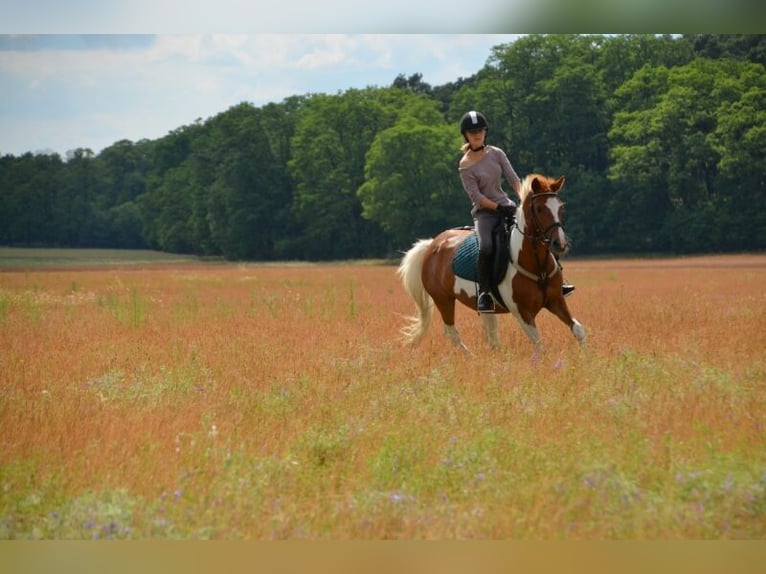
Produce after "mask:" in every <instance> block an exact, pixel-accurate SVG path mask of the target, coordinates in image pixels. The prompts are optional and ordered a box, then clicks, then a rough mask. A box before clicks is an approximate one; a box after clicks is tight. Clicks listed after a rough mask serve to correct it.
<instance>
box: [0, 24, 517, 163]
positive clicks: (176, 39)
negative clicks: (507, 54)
mask: <svg viewBox="0 0 766 574" xmlns="http://www.w3.org/2000/svg"><path fill="white" fill-rule="evenodd" d="M58 38H60V37H58ZM6 39H7V37H6ZM512 39H513V36H507V35H505V36H503V35H500V36H489V35H474V36H457V35H404V34H398V35H339V34H332V35H297V34H281V35H280V34H276V35H273V34H268V35H267V34H257V35H162V36H158V37H156V38H155V39H154V41H147V40H149V39H144V40H143V41H141V39H140V38H135V37H120V36H114V37H106V39H105V40H104V41H95V40H94V41H91V43H92V44H94V45H95V47H90V46H89V45H85V46H83V47H80V48H78V49H72V48H71V46H70V47H68V48H67V49H62V48H61V47H56V45H57V42H56V40H57V37H55V36H54V37H50V36H49V37H43V39H42V40H40V42H41V46H40V47H39V49H24V50H21V49H17V50H11V49H8V48H7V46H6V47H5V49H4V51H0V86H1V88H0V154H4V153H13V154H20V153H23V152H25V151H29V150H40V149H54V150H56V151H58V152H59V153H61V154H62V155H63V154H64V153H65V152H66V151H67V150H69V149H74V148H76V147H90V148H91V149H93V150H94V151H95V152H98V151H100V150H101V149H103V148H104V147H106V146H108V145H111V144H112V143H114V142H115V141H118V140H120V139H131V140H134V141H135V140H138V139H143V138H149V139H155V138H157V137H161V136H162V135H165V134H166V133H168V132H169V131H172V130H174V129H176V128H178V127H180V126H182V125H186V124H189V123H192V122H193V121H194V120H196V119H197V118H203V119H205V118H208V117H210V116H213V115H215V114H218V113H220V112H222V111H225V110H226V109H228V108H229V107H231V106H232V105H235V104H238V103H240V102H242V101H250V102H252V103H253V104H255V105H258V106H260V105H265V104H266V103H268V102H279V101H282V100H283V99H284V98H286V97H288V96H291V95H301V94H305V93H320V92H324V93H337V92H339V91H344V90H346V89H349V88H362V87H365V86H370V85H389V84H390V83H391V82H392V81H393V79H394V78H395V77H396V75H398V74H400V73H401V74H405V75H411V74H414V73H422V74H423V79H424V81H426V82H428V83H430V84H432V85H440V84H443V83H445V82H449V81H454V80H456V79H457V78H458V77H461V76H462V77H466V76H469V75H472V74H474V73H476V72H477V71H478V70H479V69H481V67H482V66H483V65H484V64H485V63H486V60H487V58H488V57H489V55H490V48H491V46H493V45H497V44H501V43H505V42H508V41H511V40H512ZM63 40H67V41H66V42H64V41H63ZM60 43H62V44H72V43H73V42H72V38H71V37H63V38H62V42H60ZM122 43H124V44H126V46H125V47H122V46H121V44H122ZM86 44H87V43H86Z"/></svg>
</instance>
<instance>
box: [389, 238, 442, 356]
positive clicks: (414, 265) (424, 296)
mask: <svg viewBox="0 0 766 574" xmlns="http://www.w3.org/2000/svg"><path fill="white" fill-rule="evenodd" d="M431 241H433V240H432V239H421V240H419V241H416V242H415V244H414V245H413V246H412V248H410V250H409V251H408V252H407V253H405V254H404V258H403V259H402V262H401V264H400V265H399V269H398V270H397V272H398V273H399V276H400V277H401V279H402V284H403V285H404V289H405V290H406V291H407V293H409V295H410V297H412V299H413V301H415V304H416V305H417V307H418V313H417V315H413V316H411V317H407V321H408V324H407V325H406V326H405V327H403V328H402V334H403V335H404V340H405V342H406V343H407V344H408V345H412V346H414V345H417V344H418V343H420V341H421V340H422V339H423V337H425V335H426V332H427V331H428V327H429V326H430V325H431V316H432V315H433V308H434V301H433V299H431V296H430V295H429V294H428V293H427V292H426V290H425V288H424V287H423V280H422V278H421V272H422V270H423V259H424V258H425V255H426V250H427V249H428V247H429V246H430V245H431Z"/></svg>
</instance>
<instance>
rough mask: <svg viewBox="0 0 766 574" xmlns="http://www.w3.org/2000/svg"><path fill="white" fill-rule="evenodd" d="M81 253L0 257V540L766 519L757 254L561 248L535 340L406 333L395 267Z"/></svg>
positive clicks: (761, 285)
mask: <svg viewBox="0 0 766 574" xmlns="http://www.w3.org/2000/svg"><path fill="white" fill-rule="evenodd" d="M78 257H79V256H78V255H76V254H71V253H69V258H68V259H67V257H65V256H63V255H57V254H56V253H46V254H43V255H40V254H38V257H37V258H36V260H35V261H27V262H26V264H25V261H24V259H23V256H22V255H20V254H19V253H18V252H14V253H10V252H8V251H6V252H0V261H2V262H3V263H4V264H3V266H2V269H1V270H0V426H1V428H2V434H3V447H2V450H1V451H0V539H59V540H61V539H150V538H151V539H199V538H202V539H208V538H213V539H257V540H273V539H293V540H295V539H312V540H324V539H332V540H349V539H354V540H381V539H408V540H424V539H427V540H434V539H438V540H445V539H446V540H455V539H458V540H468V539H470V540H476V539H503V540H508V539H517V540H565V539H575V540H615V539H621V540H622V539H630V540H643V539H662V540H686V539H763V538H764V537H766V432H765V430H766V428H765V426H766V329H764V325H765V324H766V255H731V256H706V257H689V258H676V259H630V260H597V261H591V260H565V261H564V263H565V272H566V278H567V279H568V280H569V281H571V282H573V283H575V284H576V285H577V288H578V289H577V292H576V293H575V294H574V295H572V296H571V297H570V298H569V299H568V301H569V304H570V308H571V309H572V311H573V314H574V316H575V317H577V319H578V320H579V321H580V322H581V323H582V324H583V325H584V327H585V329H586V330H587V333H588V342H587V345H586V346H585V347H584V348H580V347H579V346H578V345H577V343H576V341H575V339H574V338H573V336H572V335H571V334H570V333H569V332H568V331H567V329H566V328H565V327H564V326H563V325H562V324H561V323H559V322H558V320H557V319H555V318H554V317H552V316H551V315H549V314H547V313H546V312H544V313H543V314H541V315H540V317H539V326H540V330H541V333H542V335H543V338H544V341H545V352H544V353H543V354H541V355H538V356H534V355H533V352H532V348H531V346H530V344H529V342H528V341H527V339H526V337H525V336H524V335H523V334H522V332H521V330H520V328H519V327H518V325H517V324H516V323H515V321H514V320H513V319H512V318H510V317H507V316H505V317H501V320H500V336H501V340H502V342H503V347H504V348H503V349H502V350H500V351H491V350H490V349H489V348H488V347H487V346H486V344H485V343H484V342H483V339H482V337H481V328H480V325H479V321H478V318H477V317H476V315H475V313H473V312H471V311H469V310H468V309H465V308H461V309H459V311H458V323H457V325H458V328H459V329H460V331H461V335H462V337H463V339H464V341H465V342H466V344H467V345H468V346H469V348H470V349H471V350H472V352H473V353H472V354H471V355H464V354H462V353H459V352H457V351H456V350H453V349H452V348H451V347H449V346H448V345H447V344H446V341H445V339H444V337H443V334H442V332H441V323H440V321H438V320H435V321H434V324H433V326H432V329H431V332H430V333H429V335H428V336H427V338H426V340H425V341H424V343H423V344H422V345H421V346H420V347H417V348H414V349H410V348H406V347H404V346H403V345H402V343H401V341H400V333H399V329H400V328H401V327H402V326H403V324H404V316H406V315H409V314H411V313H412V312H413V311H414V305H413V304H412V303H411V301H410V300H409V299H408V298H407V296H406V294H405V292H404V290H403V289H402V288H401V285H400V284H399V281H398V278H397V276H396V273H395V270H396V267H395V266H394V265H385V264H379V263H374V264H363V263H347V264H342V263H339V264H322V265H309V264H306V265H298V264H293V265H258V264H233V263H220V262H201V261H198V260H194V259H193V258H187V259H182V260H176V259H173V260H167V259H164V258H163V257H156V258H154V257H149V258H144V257H134V258H133V260H132V261H131V260H129V258H128V259H120V258H119V257H118V259H117V260H115V259H113V258H110V257H112V256H108V255H107V254H105V253H101V254H91V256H90V257H89V258H88V260H87V261H84V260H81V259H79V258H78ZM11 259H13V261H12V263H8V261H10V260H11ZM64 259H67V260H66V261H64Z"/></svg>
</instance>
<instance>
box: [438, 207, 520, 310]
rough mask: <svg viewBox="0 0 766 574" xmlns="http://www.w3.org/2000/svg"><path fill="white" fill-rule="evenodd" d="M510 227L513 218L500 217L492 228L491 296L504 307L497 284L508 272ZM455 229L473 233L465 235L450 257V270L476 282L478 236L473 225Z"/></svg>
mask: <svg viewBox="0 0 766 574" xmlns="http://www.w3.org/2000/svg"><path fill="white" fill-rule="evenodd" d="M512 227H513V220H510V221H509V220H506V219H505V218H502V219H501V220H500V221H499V222H498V223H497V225H496V226H495V227H494V229H493V230H492V274H491V289H492V296H493V297H494V298H495V300H496V301H497V302H499V303H500V304H501V305H502V306H503V307H505V308H506V309H507V308H508V306H507V305H506V304H505V301H503V298H502V297H501V296H500V291H499V290H498V288H497V284H498V283H499V282H500V281H502V279H503V277H505V274H506V273H507V272H508V265H509V264H510V262H511V250H510V245H509V240H510V235H511V228H512ZM456 229H472V230H473V233H471V235H469V236H468V237H466V238H465V239H464V240H463V242H462V243H461V244H460V245H459V246H458V248H457V251H456V252H455V256H454V257H453V258H452V271H453V273H455V275H457V276H458V277H462V278H463V279H467V280H469V281H473V282H477V281H478V277H477V275H476V264H477V259H478V257H479V238H478V236H477V235H476V230H475V229H474V228H473V227H462V228H456Z"/></svg>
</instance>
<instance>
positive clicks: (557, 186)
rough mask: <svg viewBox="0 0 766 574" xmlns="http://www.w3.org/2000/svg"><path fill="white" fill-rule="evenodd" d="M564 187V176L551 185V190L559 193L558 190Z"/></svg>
mask: <svg viewBox="0 0 766 574" xmlns="http://www.w3.org/2000/svg"><path fill="white" fill-rule="evenodd" d="M563 185H564V176H563V175H562V176H561V177H560V178H558V179H557V180H556V181H554V182H553V183H552V184H551V189H552V190H553V191H554V192H558V190H560V189H561V188H562V186H563Z"/></svg>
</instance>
